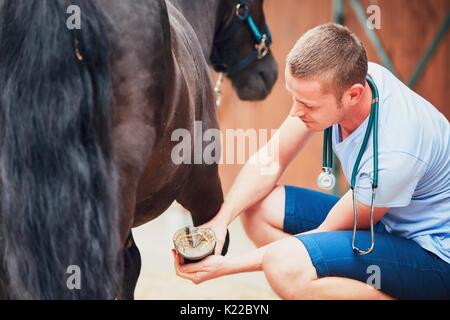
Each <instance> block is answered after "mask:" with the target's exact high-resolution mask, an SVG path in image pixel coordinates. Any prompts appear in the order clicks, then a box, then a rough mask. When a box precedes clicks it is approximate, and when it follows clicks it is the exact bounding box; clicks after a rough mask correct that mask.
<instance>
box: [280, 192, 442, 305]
mask: <svg viewBox="0 0 450 320" xmlns="http://www.w3.org/2000/svg"><path fill="white" fill-rule="evenodd" d="M285 190H286V206H285V216H284V231H285V232H287V233H290V234H292V235H297V236H296V238H298V239H299V240H300V241H301V242H302V243H303V244H304V246H305V247H306V249H307V250H308V253H309V255H310V257H311V260H312V263H313V265H314V267H315V268H316V272H317V276H318V277H319V278H321V277H346V278H351V279H355V280H359V281H362V282H365V283H369V284H371V285H373V286H375V287H377V288H379V289H380V290H381V291H383V292H384V293H387V294H389V295H391V296H393V297H396V298H399V299H450V264H448V263H446V262H445V261H444V260H442V259H441V258H439V257H438V256H436V255H435V254H433V253H431V252H429V251H427V250H425V249H423V248H422V247H421V246H419V245H418V244H417V243H416V242H414V241H413V240H408V239H404V238H401V237H398V236H395V235H391V234H389V233H388V232H387V231H386V229H385V228H384V225H383V224H382V223H381V222H380V223H378V224H377V225H376V228H375V231H376V234H375V248H374V250H373V251H372V252H371V253H370V254H367V255H363V256H360V255H357V254H355V253H354V252H353V250H352V231H336V232H324V233H317V234H309V235H298V234H299V233H303V232H306V231H309V230H313V229H316V228H317V227H319V226H320V225H321V224H322V222H323V221H324V220H325V218H326V216H327V214H328V212H329V211H330V210H331V208H333V206H334V205H335V204H336V202H337V201H338V200H339V198H338V197H336V196H332V195H328V194H325V193H320V192H317V191H313V190H308V189H302V188H297V187H291V186H286V187H285ZM357 246H358V247H359V248H367V247H369V246H370V231H358V234H357Z"/></svg>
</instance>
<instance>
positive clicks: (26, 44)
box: [0, 0, 121, 299]
mask: <svg viewBox="0 0 450 320" xmlns="http://www.w3.org/2000/svg"><path fill="white" fill-rule="evenodd" d="M95 3H96V2H95V1H92V0H70V1H67V0H5V1H4V3H3V7H2V10H1V11H2V13H1V16H0V40H1V41H0V197H1V198H0V202H1V203H0V238H2V239H0V243H2V248H0V253H1V252H2V251H3V252H4V256H3V257H2V258H3V262H4V264H3V268H4V269H5V275H6V276H4V279H0V283H6V284H4V285H5V286H6V294H7V297H8V298H12V299H85V298H95V299H104V298H114V297H115V294H116V293H117V289H118V284H119V281H120V273H121V272H120V269H121V263H120V248H121V244H120V239H119V223H118V210H117V205H116V204H117V199H116V198H117V189H118V188H117V179H118V178H117V174H116V169H115V166H114V163H113V154H114V152H113V145H112V139H111V121H112V119H111V113H110V110H109V102H110V101H109V100H110V99H109V98H110V94H111V81H110V76H109V74H110V73H109V67H108V66H109V54H108V52H109V48H108V40H107V39H106V38H105V37H106V34H107V32H106V28H107V25H106V24H107V19H106V17H105V16H104V15H102V12H101V11H100V9H99V8H98V7H97V6H96V5H95ZM69 4H70V5H77V6H78V8H80V9H81V10H80V11H79V12H80V13H81V29H79V30H71V28H69V27H68V26H75V27H76V25H77V22H78V20H77V19H76V18H77V14H78V13H79V12H78V11H74V12H73V13H74V15H72V16H71V15H70V14H68V13H67V11H68V10H67V9H68V8H67V6H68V5H69ZM72 8H73V7H72ZM69 12H70V11H69ZM72 18H73V19H74V20H72ZM72 23H73V25H72ZM80 60H81V61H80ZM1 289H2V288H0V290H1ZM3 289H4V288H3Z"/></svg>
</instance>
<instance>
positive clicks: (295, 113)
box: [289, 103, 305, 117]
mask: <svg viewBox="0 0 450 320" xmlns="http://www.w3.org/2000/svg"><path fill="white" fill-rule="evenodd" d="M289 115H290V116H291V117H303V116H304V115H305V110H304V109H303V108H302V107H301V106H300V104H299V103H294V104H293V105H292V108H291V111H289Z"/></svg>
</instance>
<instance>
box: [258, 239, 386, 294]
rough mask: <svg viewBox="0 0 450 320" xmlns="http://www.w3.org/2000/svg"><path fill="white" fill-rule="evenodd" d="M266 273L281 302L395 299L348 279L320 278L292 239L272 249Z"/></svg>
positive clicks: (304, 250) (264, 261)
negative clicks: (288, 300) (291, 300)
mask: <svg viewBox="0 0 450 320" xmlns="http://www.w3.org/2000/svg"><path fill="white" fill-rule="evenodd" d="M263 271H264V274H265V276H266V278H267V280H268V281H269V283H270V285H271V287H272V288H273V290H274V291H275V292H276V293H277V294H278V295H279V296H280V297H281V298H282V299H392V298H391V297H390V296H389V295H387V294H385V293H383V292H381V291H379V290H376V289H374V288H373V287H371V286H369V285H368V284H366V283H364V282H360V281H357V280H353V279H349V278H339V277H326V278H320V279H319V278H318V276H317V273H316V269H315V267H314V265H313V263H312V261H311V258H310V256H309V253H308V251H307V250H306V248H305V246H304V245H303V243H302V242H301V241H299V240H298V239H296V238H294V237H289V238H287V239H283V240H280V241H277V242H276V243H273V244H272V245H270V247H269V248H268V249H267V251H266V253H265V254H264V259H263Z"/></svg>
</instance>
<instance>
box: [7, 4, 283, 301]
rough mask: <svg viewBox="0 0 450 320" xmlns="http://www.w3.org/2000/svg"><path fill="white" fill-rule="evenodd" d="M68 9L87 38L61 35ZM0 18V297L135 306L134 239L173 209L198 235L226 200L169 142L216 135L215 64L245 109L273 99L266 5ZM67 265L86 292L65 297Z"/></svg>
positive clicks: (11, 7) (33, 10)
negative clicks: (175, 156)
mask: <svg viewBox="0 0 450 320" xmlns="http://www.w3.org/2000/svg"><path fill="white" fill-rule="evenodd" d="M71 5H76V6H78V7H79V8H80V12H81V22H82V24H81V29H75V30H70V28H68V27H67V19H68V14H67V8H68V6H71ZM0 8H1V9H0V10H1V12H0V297H2V298H8V299H23V298H26V299H80V298H81V299H86V298H88V299H91V298H96V299H111V298H114V297H120V298H124V299H131V298H133V291H134V288H135V285H136V281H137V278H138V276H139V271H140V255H139V251H138V249H137V247H136V245H135V243H134V241H133V238H132V235H131V229H132V228H133V227H136V226H139V225H142V224H144V223H146V222H149V221H151V220H152V219H154V218H156V217H157V216H159V215H160V214H161V213H163V212H164V211H165V210H166V209H167V208H168V207H169V206H170V205H171V203H172V202H173V201H174V200H177V201H178V202H179V203H181V204H182V205H183V206H184V207H185V208H186V209H188V210H189V211H190V212H191V214H192V218H193V221H194V224H196V225H199V224H202V223H204V222H207V221H209V220H210V219H211V218H212V217H213V216H214V215H215V214H216V213H217V212H218V210H219V208H220V206H221V204H222V202H223V195H222V190H221V184H220V180H219V176H218V168H217V164H213V165H206V164H202V165H187V164H186V165H176V164H174V163H173V162H172V161H171V151H172V149H173V147H174V146H175V144H176V142H174V141H172V140H171V134H172V132H173V131H174V130H176V129H179V128H185V129H187V130H189V131H190V132H192V133H193V130H194V122H195V121H202V122H203V130H208V129H210V128H217V127H218V124H217V120H216V114H215V103H214V93H213V86H212V82H211V79H210V75H209V70H208V62H209V60H211V62H212V63H213V64H214V66H215V68H216V69H217V70H218V71H222V72H227V73H228V75H229V78H230V79H231V81H232V83H233V85H234V87H235V88H236V90H237V93H238V95H239V96H240V97H241V98H242V99H248V100H256V99H263V98H265V97H266V96H267V95H268V94H269V92H270V89H271V88H272V86H273V84H274V82H275V80H276V74H277V68H276V63H275V61H274V59H273V57H272V55H271V54H270V52H267V50H266V47H267V46H268V45H270V41H271V37H270V34H269V33H268V30H267V29H266V27H265V20H264V14H263V10H262V1H261V0H247V1H243V0H241V1H235V0H205V1H195V0H192V1H188V0H179V1H175V0H173V1H170V2H169V1H167V2H165V1H164V0H151V1H150V0H147V1H145V0H130V1H123V0H0ZM250 16H251V17H252V18H249V17H250ZM210 58H211V59H210ZM225 250H226V247H225ZM124 257H125V258H124ZM69 266H77V267H78V270H79V271H80V272H81V273H80V275H81V277H80V279H81V282H80V284H81V288H77V287H76V288H71V287H70V286H68V285H67V284H68V282H69V281H71V276H72V275H71V273H70V272H69V273H68V270H72V269H70V268H69Z"/></svg>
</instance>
